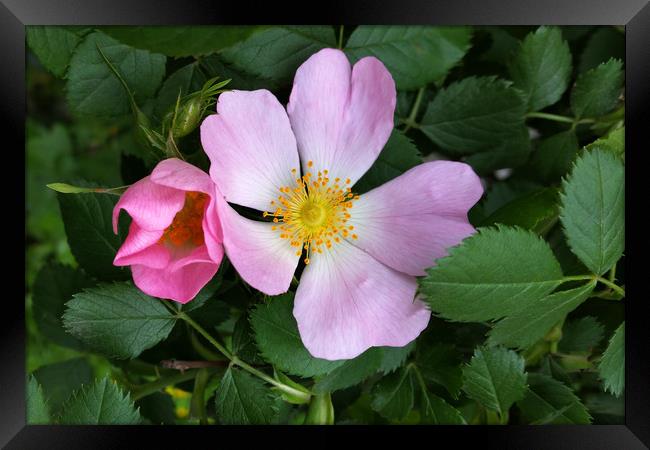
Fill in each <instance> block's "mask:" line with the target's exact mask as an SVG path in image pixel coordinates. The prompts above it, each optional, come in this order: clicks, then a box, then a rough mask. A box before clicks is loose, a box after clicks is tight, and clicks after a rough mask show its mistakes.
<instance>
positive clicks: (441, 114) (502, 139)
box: [420, 77, 530, 167]
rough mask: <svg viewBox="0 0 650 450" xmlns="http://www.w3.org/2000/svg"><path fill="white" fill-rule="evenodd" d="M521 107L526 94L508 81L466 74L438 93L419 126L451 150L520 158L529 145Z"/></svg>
mask: <svg viewBox="0 0 650 450" xmlns="http://www.w3.org/2000/svg"><path fill="white" fill-rule="evenodd" d="M525 113H526V100H525V98H524V96H523V94H522V93H521V91H519V90H517V89H515V88H513V87H512V86H511V83H510V82H506V81H504V80H499V79H497V78H495V77H480V78H477V77H468V78H465V79H463V80H461V81H458V82H455V83H453V84H451V85H449V86H448V87H447V88H445V89H442V90H441V91H440V92H439V93H438V95H436V97H435V98H434V100H433V101H432V102H431V103H429V106H428V107H427V110H426V113H425V114H424V117H423V118H422V123H421V127H420V129H421V130H422V132H423V133H424V134H425V135H426V136H428V137H429V139H431V140H432V141H433V142H434V143H436V144H437V145H438V146H440V147H442V148H443V149H444V150H446V151H447V152H449V153H450V154H452V155H458V156H460V155H466V154H476V153H483V152H486V153H487V156H485V157H486V158H491V157H493V156H491V155H492V154H496V155H497V156H498V157H499V158H500V159H501V160H504V159H505V160H507V159H508V158H512V159H513V161H514V162H515V163H520V162H523V160H522V155H523V156H524V157H525V156H526V155H527V154H528V152H529V150H530V147H529V142H528V131H527V129H526V126H525V125H524V114H525ZM503 153H505V155H504V154H503ZM481 164H483V165H485V162H484V161H481ZM502 167H504V166H502Z"/></svg>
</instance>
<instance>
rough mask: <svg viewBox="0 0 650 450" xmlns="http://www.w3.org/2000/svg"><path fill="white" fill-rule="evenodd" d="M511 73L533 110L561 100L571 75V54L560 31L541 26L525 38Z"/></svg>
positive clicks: (529, 107) (511, 67) (509, 66)
mask: <svg viewBox="0 0 650 450" xmlns="http://www.w3.org/2000/svg"><path fill="white" fill-rule="evenodd" d="M508 70H509V72H510V76H511V77H512V80H513V81H514V83H515V86H516V87H518V88H519V89H521V90H522V91H523V92H524V93H525V94H526V98H527V99H528V109H529V110H530V111H538V110H540V109H543V108H546V107H547V106H550V105H552V104H553V103H555V102H557V101H558V100H560V97H562V94H563V93H564V91H565V90H566V88H567V86H568V85H569V78H570V76H571V52H570V51H569V45H568V44H567V43H566V41H564V40H563V39H562V32H561V31H560V29H559V28H556V27H539V28H538V29H537V30H536V31H535V32H534V33H530V34H529V35H528V36H526V39H524V41H523V42H522V44H521V48H520V49H519V51H518V52H517V55H516V56H515V57H514V59H513V60H512V61H511V63H510V64H508Z"/></svg>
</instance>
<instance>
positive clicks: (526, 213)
mask: <svg viewBox="0 0 650 450" xmlns="http://www.w3.org/2000/svg"><path fill="white" fill-rule="evenodd" d="M557 200H558V191H557V189H555V188H544V189H540V190H537V191H534V192H532V193H530V194H527V195H524V196H523V197H520V198H518V199H516V200H513V201H511V202H510V203H508V204H506V205H505V206H503V207H501V208H499V209H498V210H497V211H495V212H494V213H492V214H491V215H490V216H489V217H487V218H486V219H484V220H483V221H482V222H481V223H480V226H489V225H494V224H497V223H501V224H503V225H510V226H519V227H522V228H525V229H527V230H530V231H533V232H535V233H537V234H540V235H542V234H545V233H546V232H547V231H548V230H550V229H551V227H552V226H553V225H555V223H556V221H557V218H558V215H559V209H558V205H557Z"/></svg>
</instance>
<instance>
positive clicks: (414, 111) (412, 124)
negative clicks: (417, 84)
mask: <svg viewBox="0 0 650 450" xmlns="http://www.w3.org/2000/svg"><path fill="white" fill-rule="evenodd" d="M422 97H424V86H423V87H421V88H420V89H418V93H417V95H416V96H415V102H414V103H413V108H411V113H410V114H409V116H408V117H407V118H406V119H404V120H403V122H404V123H405V124H406V127H404V130H403V131H404V133H406V132H407V131H408V130H410V129H411V128H419V127H420V126H419V125H418V124H417V122H416V121H415V119H416V118H417V116H418V111H419V109H420V103H422Z"/></svg>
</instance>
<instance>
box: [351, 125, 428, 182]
mask: <svg viewBox="0 0 650 450" xmlns="http://www.w3.org/2000/svg"><path fill="white" fill-rule="evenodd" d="M421 163H422V157H421V156H420V154H419V153H418V149H417V147H416V146H415V144H413V142H412V141H411V140H410V139H409V138H407V137H406V136H405V135H404V134H403V133H401V132H400V131H397V130H393V133H392V134H391V135H390V138H389V139H388V142H386V146H385V147H384V149H383V150H382V151H381V153H380V154H379V157H378V158H377V160H376V161H375V163H374V164H373V165H372V167H370V170H368V172H366V173H365V174H364V175H363V177H361V179H360V180H359V181H358V182H357V183H356V184H355V185H354V192H357V193H363V192H367V191H369V190H371V189H373V188H376V187H378V186H381V185H382V184H384V183H385V182H387V181H390V180H392V179H393V178H396V177H398V176H400V175H401V174H403V173H404V172H406V171H407V170H409V169H410V168H412V167H415V166H417V165H418V164H421Z"/></svg>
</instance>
